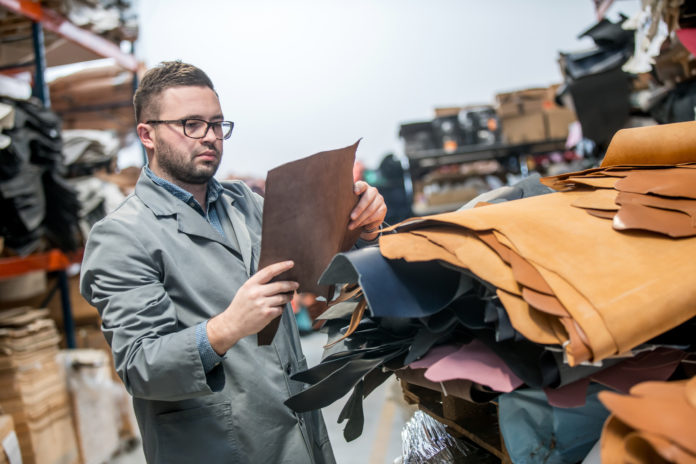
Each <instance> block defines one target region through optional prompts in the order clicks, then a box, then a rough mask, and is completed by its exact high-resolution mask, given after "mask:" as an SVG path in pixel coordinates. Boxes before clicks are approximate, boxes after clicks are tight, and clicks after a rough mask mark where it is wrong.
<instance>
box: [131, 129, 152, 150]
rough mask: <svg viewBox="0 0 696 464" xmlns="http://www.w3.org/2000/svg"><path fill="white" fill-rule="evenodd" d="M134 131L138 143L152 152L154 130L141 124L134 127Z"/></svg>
mask: <svg viewBox="0 0 696 464" xmlns="http://www.w3.org/2000/svg"><path fill="white" fill-rule="evenodd" d="M135 129H136V131H137V132H138V138H140V141H141V142H142V144H143V146H144V147H145V148H147V149H148V150H154V149H155V140H154V138H153V135H154V134H153V132H154V130H155V128H154V127H153V126H151V125H150V124H145V123H143V122H141V123H140V124H138V125H137V126H136V127H135Z"/></svg>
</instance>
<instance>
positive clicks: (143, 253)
mask: <svg viewBox="0 0 696 464" xmlns="http://www.w3.org/2000/svg"><path fill="white" fill-rule="evenodd" d="M132 229H133V227H132V225H129V224H127V223H123V222H121V221H117V220H112V219H108V218H107V219H106V220H103V221H101V222H99V223H97V224H96V225H95V226H94V228H93V229H92V231H91V233H90V236H89V240H88V241H87V245H86V247H85V255H84V259H83V262H82V272H81V280H80V291H81V293H82V295H83V296H84V297H85V299H86V300H87V301H89V302H90V304H92V305H93V306H95V307H96V308H97V310H98V311H99V314H100V316H101V319H102V331H103V333H104V336H105V337H106V339H107V341H108V342H109V344H110V345H111V350H112V352H113V355H114V362H115V365H116V370H117V372H118V374H119V376H120V377H121V379H122V380H123V383H124V384H125V386H126V389H127V390H128V392H129V393H130V394H131V395H132V396H133V397H137V398H144V399H153V400H161V401H177V400H182V399H188V398H193V397H197V396H202V395H207V394H210V393H212V390H211V388H210V386H209V385H208V383H207V381H206V374H205V372H204V370H203V364H202V362H201V358H200V354H199V352H198V348H197V345H196V338H195V329H196V328H195V326H193V327H188V328H184V329H181V328H180V327H179V324H178V321H177V317H176V309H175V307H174V304H173V303H172V301H171V299H170V298H169V296H168V295H167V292H166V291H165V289H164V286H163V284H162V280H161V275H160V274H161V272H160V270H159V269H158V268H157V266H156V264H155V260H154V259H153V256H152V254H153V253H152V251H151V250H147V249H146V248H145V247H144V246H143V245H142V243H141V242H140V241H139V240H138V238H137V237H136V236H134V235H133V234H132V232H131V231H132Z"/></svg>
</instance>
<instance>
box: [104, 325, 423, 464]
mask: <svg viewBox="0 0 696 464" xmlns="http://www.w3.org/2000/svg"><path fill="white" fill-rule="evenodd" d="M325 342H326V335H325V334H322V333H317V332H314V333H311V334H309V335H305V336H303V337H302V349H303V351H304V353H305V356H306V357H307V363H308V364H309V366H310V367H311V366H314V365H316V364H318V363H319V361H320V360H321V354H322V352H323V348H322V346H323V345H324V343H325ZM347 396H348V395H346V397H345V398H342V399H340V400H338V401H336V402H335V403H334V404H332V405H330V406H328V407H326V408H324V409H323V414H324V421H325V422H326V427H327V429H328V432H329V437H330V439H331V444H332V446H333V450H334V455H335V456H336V462H337V464H392V463H393V462H394V460H395V459H397V458H398V457H400V456H401V429H402V427H403V425H404V424H405V423H406V421H408V420H409V419H410V418H411V415H412V414H413V412H414V411H415V409H414V408H413V407H411V406H409V405H407V404H406V403H405V402H404V400H403V397H402V395H401V387H400V386H399V384H398V382H397V381H396V380H395V378H394V377H392V378H390V379H389V380H387V382H385V383H384V384H383V385H381V386H380V387H379V388H377V389H376V390H375V391H374V392H372V393H371V394H370V396H368V397H367V398H365V400H364V402H363V411H364V415H365V425H364V428H363V433H362V435H361V436H360V437H359V438H357V439H356V440H354V441H352V442H350V443H347V442H346V440H345V439H344V438H343V427H344V426H345V422H343V423H342V424H338V423H337V422H336V420H337V419H338V415H339V413H340V411H341V409H342V408H343V406H344V404H345V402H346V401H347ZM111 463H113V464H145V456H144V455H143V451H142V446H140V443H138V444H137V445H136V446H134V447H133V448H131V449H129V450H124V451H123V452H121V453H120V454H119V455H118V456H116V457H114V458H113V459H112V460H111Z"/></svg>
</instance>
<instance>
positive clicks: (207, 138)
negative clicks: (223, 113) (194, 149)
mask: <svg viewBox="0 0 696 464" xmlns="http://www.w3.org/2000/svg"><path fill="white" fill-rule="evenodd" d="M201 140H202V141H204V142H207V143H215V142H217V137H216V136H215V130H214V129H213V126H210V125H209V126H208V129H207V130H206V131H205V135H204V136H203V138H202V139H201Z"/></svg>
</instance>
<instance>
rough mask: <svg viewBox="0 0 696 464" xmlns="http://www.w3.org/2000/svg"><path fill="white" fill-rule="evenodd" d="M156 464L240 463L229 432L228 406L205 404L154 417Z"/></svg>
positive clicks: (230, 427)
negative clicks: (196, 463)
mask: <svg viewBox="0 0 696 464" xmlns="http://www.w3.org/2000/svg"><path fill="white" fill-rule="evenodd" d="M156 427H157V447H156V449H157V455H156V458H155V462H157V463H167V464H175V463H192V462H209V463H217V462H220V463H225V462H235V463H236V462H243V459H241V455H240V452H239V449H238V447H237V446H236V444H235V439H234V435H233V432H232V406H231V405H230V404H229V403H221V404H213V405H206V406H202V407H198V408H193V409H186V410H183V411H174V412H168V413H165V414H160V415H158V416H157V418H156Z"/></svg>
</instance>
